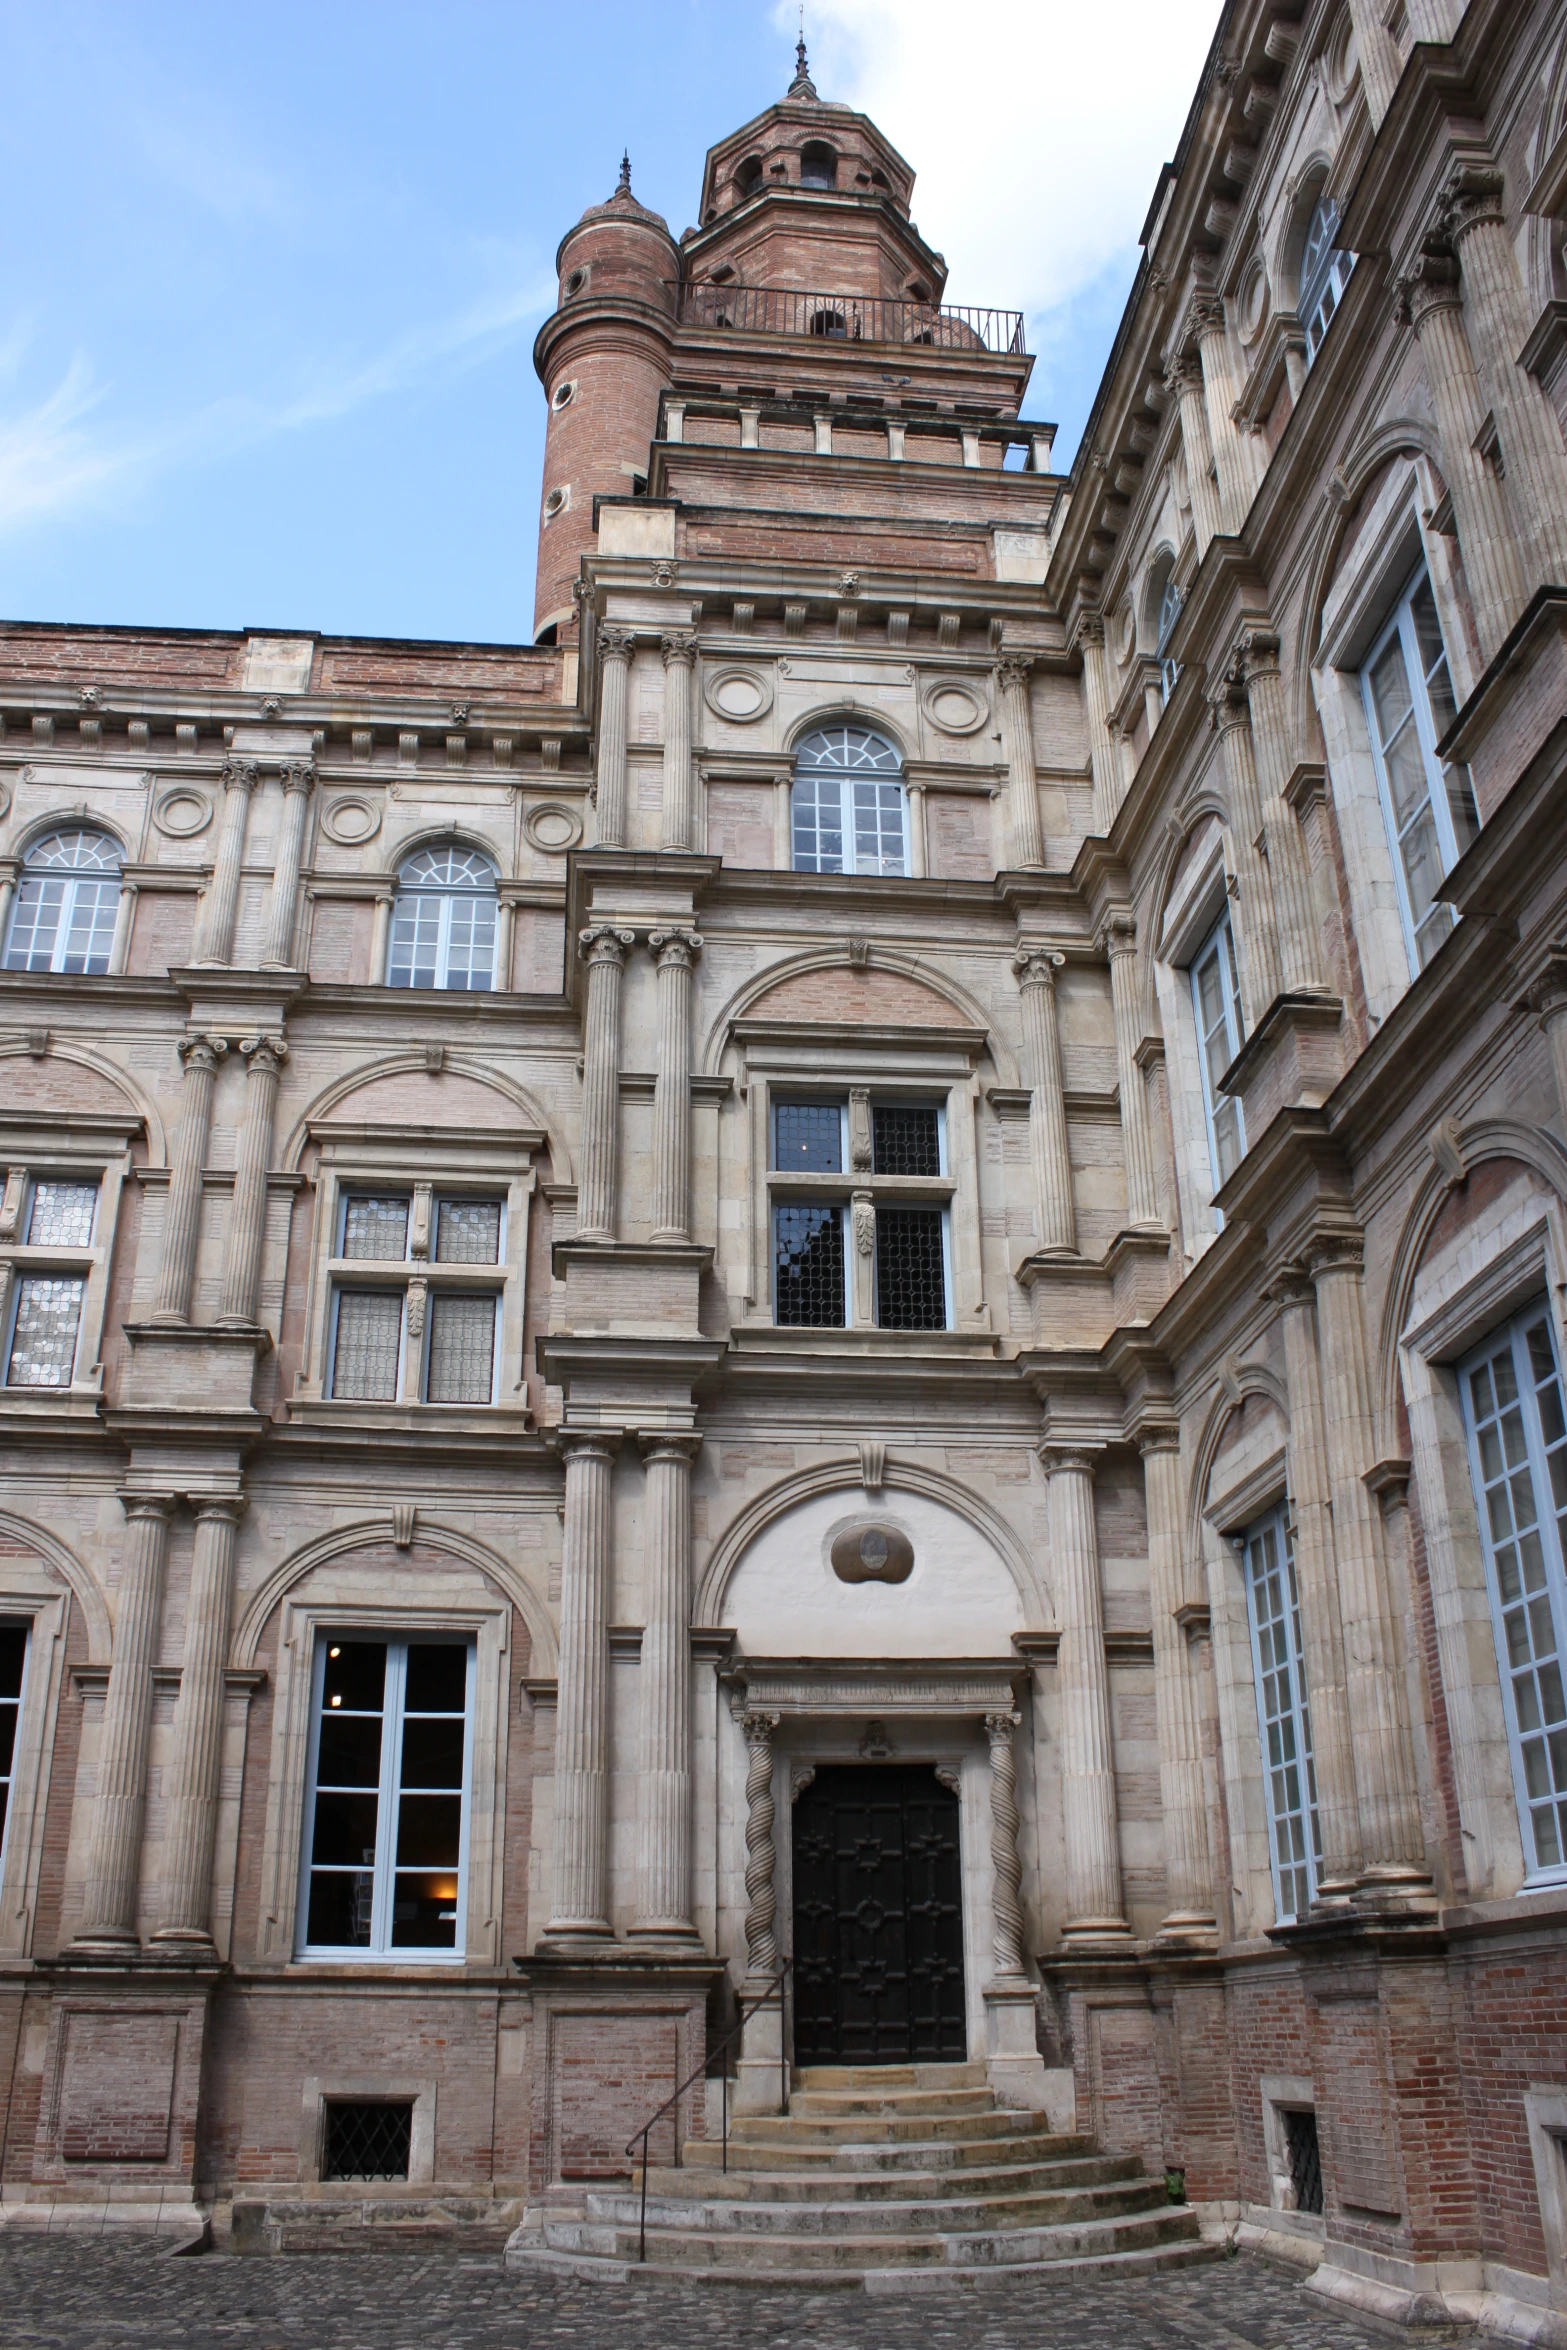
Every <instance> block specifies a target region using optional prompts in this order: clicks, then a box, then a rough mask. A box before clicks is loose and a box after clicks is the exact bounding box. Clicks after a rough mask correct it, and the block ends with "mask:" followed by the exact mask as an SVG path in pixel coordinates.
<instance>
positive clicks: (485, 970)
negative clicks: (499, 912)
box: [386, 840, 495, 992]
mask: <svg viewBox="0 0 1567 2350" xmlns="http://www.w3.org/2000/svg"><path fill="white" fill-rule="evenodd" d="M386 984H387V986H388V987H464V988H472V989H474V990H475V991H478V992H485V991H487V990H488V989H490V988H492V987H493V986H494V984H495V867H494V866H493V865H492V864H491V862H490V860H489V858H488V857H487V856H485V855H484V853H483V851H482V850H480V849H469V848H465V847H464V846H463V844H462V843H461V841H455V840H453V841H443V842H442V843H441V844H440V845H439V846H438V847H436V848H430V849H419V850H416V851H415V853H414V855H413V856H411V857H409V858H408V859H406V861H405V862H404V864H403V867H402V869H401V871H400V872H399V874H398V876H397V904H396V906H395V908H394V909H393V913H392V950H391V953H390V955H389V956H388V958H387V967H386Z"/></svg>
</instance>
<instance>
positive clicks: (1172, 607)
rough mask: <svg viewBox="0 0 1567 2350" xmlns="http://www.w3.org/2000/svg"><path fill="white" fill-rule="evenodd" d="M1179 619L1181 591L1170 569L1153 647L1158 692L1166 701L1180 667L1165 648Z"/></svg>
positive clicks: (1177, 678) (1176, 679)
mask: <svg viewBox="0 0 1567 2350" xmlns="http://www.w3.org/2000/svg"><path fill="white" fill-rule="evenodd" d="M1180 617H1181V591H1180V589H1179V588H1178V587H1177V586H1176V584H1175V572H1174V569H1173V567H1172V569H1171V570H1170V571H1169V573H1168V574H1167V575H1166V578H1165V583H1164V591H1163V593H1162V594H1161V596H1160V598H1159V635H1158V638H1157V641H1156V643H1155V646H1154V658H1155V659H1156V660H1157V661H1158V664H1159V691H1160V693H1161V694H1162V695H1163V696H1164V699H1165V700H1166V701H1168V700H1169V698H1170V696H1171V695H1172V694H1173V693H1174V691H1175V688H1176V685H1177V683H1178V682H1179V679H1180V674H1181V665H1180V663H1179V661H1172V660H1171V659H1170V656H1169V654H1168V652H1167V651H1166V649H1165V648H1166V647H1167V645H1168V644H1169V642H1170V639H1171V637H1172V636H1173V635H1174V633H1175V624H1176V622H1177V621H1178V620H1179V619H1180Z"/></svg>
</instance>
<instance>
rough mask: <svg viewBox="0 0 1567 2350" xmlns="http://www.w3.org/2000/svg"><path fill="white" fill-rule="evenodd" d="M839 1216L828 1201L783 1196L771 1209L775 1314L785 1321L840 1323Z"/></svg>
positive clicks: (825, 1326) (831, 1326)
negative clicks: (783, 1200)
mask: <svg viewBox="0 0 1567 2350" xmlns="http://www.w3.org/2000/svg"><path fill="white" fill-rule="evenodd" d="M843 1216H844V1211H843V1209H842V1208H841V1207H840V1206H837V1205H836V1204H834V1203H830V1202H812V1201H804V1200H801V1201H795V1200H790V1201H788V1202H782V1203H780V1204H779V1205H778V1206H776V1207H775V1208H774V1209H773V1258H774V1270H773V1319H774V1320H775V1321H776V1322H779V1323H781V1324H784V1325H786V1326H789V1327H799V1328H815V1329H819V1330H841V1329H842V1328H843V1325H844V1320H845V1314H844V1294H843Z"/></svg>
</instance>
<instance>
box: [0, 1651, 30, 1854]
mask: <svg viewBox="0 0 1567 2350" xmlns="http://www.w3.org/2000/svg"><path fill="white" fill-rule="evenodd" d="M26 1669H27V1627H26V1625H25V1624H0V1859H3V1857H4V1854H5V1831H6V1821H7V1820H8V1818H9V1817H10V1811H11V1779H12V1775H13V1773H14V1772H15V1769H16V1729H17V1723H18V1721H19V1719H20V1717H21V1711H22V1676H23V1674H24V1673H25V1671H26Z"/></svg>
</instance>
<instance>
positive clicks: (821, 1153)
mask: <svg viewBox="0 0 1567 2350" xmlns="http://www.w3.org/2000/svg"><path fill="white" fill-rule="evenodd" d="M773 1165H774V1166H775V1167H779V1168H782V1169H784V1170H785V1171H786V1172H788V1173H791V1174H795V1175H841V1174H842V1172H843V1111H842V1109H841V1108H840V1106H839V1104H838V1103H837V1102H778V1103H777V1104H775V1106H774V1109H773Z"/></svg>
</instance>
